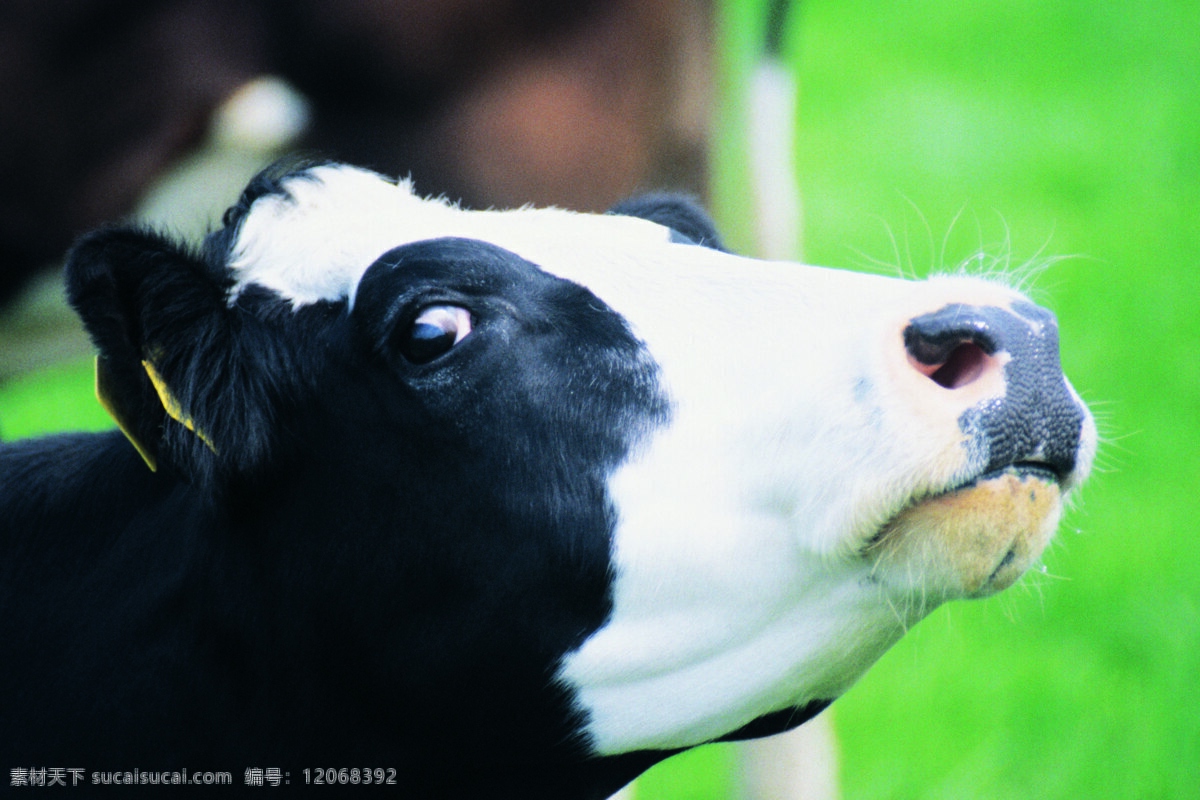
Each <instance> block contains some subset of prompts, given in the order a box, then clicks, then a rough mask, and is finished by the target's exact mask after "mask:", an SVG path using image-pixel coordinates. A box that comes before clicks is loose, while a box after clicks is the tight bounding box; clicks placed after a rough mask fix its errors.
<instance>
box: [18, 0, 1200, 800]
mask: <svg viewBox="0 0 1200 800" xmlns="http://www.w3.org/2000/svg"><path fill="white" fill-rule="evenodd" d="M765 6H766V3H765V0H760V1H758V2H738V1H737V0H727V2H726V3H725V4H724V6H723V7H722V9H721V17H722V20H723V25H722V48H723V52H722V66H721V86H722V91H723V94H724V96H725V98H726V102H725V104H724V105H723V107H722V109H721V110H720V114H719V124H720V136H719V140H718V147H717V148H716V151H715V154H714V175H715V176H716V178H715V179H716V184H715V186H714V192H715V198H714V206H715V208H716V209H717V211H718V215H719V217H720V218H721V220H722V221H723V223H724V224H725V225H726V227H727V229H728V239H729V241H730V242H732V243H734V244H735V246H737V245H740V246H742V247H744V248H745V247H749V245H750V243H751V242H752V234H751V232H750V230H749V227H748V221H747V219H746V218H745V216H746V215H745V205H744V203H743V202H742V198H744V197H745V196H746V195H745V185H744V166H743V163H744V162H743V152H742V147H743V141H742V139H741V133H742V131H741V129H740V128H739V124H740V123H741V121H742V117H741V116H740V102H741V101H742V99H743V98H742V88H741V87H742V86H743V85H744V81H745V78H746V76H747V74H748V70H749V69H750V65H751V64H752V62H753V57H754V53H755V52H756V49H757V44H758V38H759V35H760V33H761V30H762V27H761V20H762V17H763V14H764V11H765ZM786 44H787V53H788V58H789V60H790V64H791V65H792V66H793V67H794V69H795V72H796V75H797V76H798V78H799V81H800V104H799V115H798V119H797V133H796V137H797V139H796V141H797V151H798V154H799V164H798V177H799V181H800V185H801V188H802V198H803V204H804V225H803V231H804V236H803V240H804V250H805V253H804V255H805V259H806V260H807V261H809V262H812V263H822V264H827V265H831V266H839V267H847V268H866V269H872V270H884V271H892V272H895V271H902V272H904V273H906V274H916V275H921V274H925V273H926V272H928V271H929V270H930V269H931V268H938V267H953V266H954V265H955V264H956V263H957V262H958V261H959V260H961V259H965V258H967V257H969V256H971V255H972V254H973V253H975V252H976V251H978V250H980V249H984V250H986V251H988V252H989V253H991V254H993V255H996V256H997V257H998V258H999V261H1000V263H1001V264H1003V263H1005V262H1006V261H1011V263H1012V266H1013V267H1014V268H1015V267H1019V266H1020V265H1021V264H1023V263H1024V262H1025V260H1026V259H1030V258H1033V257H1035V256H1036V255H1037V254H1038V253H1041V254H1043V255H1064V254H1066V255H1071V256H1074V257H1072V258H1068V259H1065V260H1061V261H1058V262H1057V263H1055V264H1053V266H1051V267H1049V268H1048V269H1047V270H1046V271H1045V272H1044V273H1043V274H1041V275H1040V277H1038V279H1037V280H1036V282H1035V285H1034V294H1035V296H1036V297H1037V298H1038V299H1039V300H1040V301H1042V302H1045V303H1047V304H1049V305H1050V306H1051V307H1052V308H1054V309H1055V311H1056V312H1057V313H1058V315H1059V319H1060V323H1061V326H1062V337H1063V350H1064V352H1063V362H1064V366H1065V367H1066V369H1067V372H1068V374H1069V375H1070V376H1071V379H1072V382H1073V383H1074V384H1075V386H1076V388H1077V389H1079V390H1080V392H1081V393H1082V394H1083V396H1084V397H1085V398H1086V399H1087V400H1088V401H1089V402H1091V403H1092V404H1093V407H1094V409H1095V410H1096V411H1097V412H1098V415H1099V416H1100V418H1101V427H1102V430H1103V432H1104V433H1105V436H1106V439H1107V441H1106V443H1105V444H1104V446H1103V448H1102V452H1101V456H1100V459H1099V466H1098V470H1097V474H1096V475H1095V476H1094V477H1093V480H1092V481H1091V482H1090V484H1089V485H1088V486H1087V487H1086V488H1085V489H1084V491H1083V492H1082V496H1081V498H1080V501H1079V503H1078V507H1077V508H1075V509H1074V510H1073V511H1072V512H1071V513H1070V514H1069V515H1068V517H1067V519H1066V521H1065V523H1064V525H1063V527H1062V532H1061V534H1060V536H1059V539H1058V542H1057V543H1056V544H1055V546H1054V547H1053V549H1052V550H1051V551H1050V553H1049V554H1048V555H1047V557H1046V564H1047V567H1048V573H1047V574H1046V575H1042V574H1032V575H1030V576H1028V577H1027V578H1026V579H1025V580H1024V581H1023V582H1022V583H1021V584H1019V585H1018V586H1017V587H1015V588H1014V589H1013V590H1011V591H1009V592H1008V593H1006V594H1004V595H1002V596H1000V597H997V598H993V599H990V600H987V601H983V602H975V603H959V604H955V605H952V606H949V607H946V608H943V609H941V610H939V611H938V612H936V613H935V614H934V615H933V616H931V617H930V618H929V619H928V620H926V621H925V622H923V623H922V624H921V625H919V626H918V627H917V628H916V629H915V630H914V631H913V632H911V633H910V634H909V635H908V636H907V637H906V638H905V639H904V640H903V641H901V642H900V644H898V645H897V646H896V647H895V648H893V650H892V651H891V652H889V653H888V654H887V655H886V656H885V657H884V658H883V660H882V661H881V662H880V664H879V665H878V666H877V667H876V668H875V669H874V670H873V671H871V672H870V673H869V674H868V675H867V677H866V678H864V679H863V681H862V682H861V683H860V684H859V685H858V686H856V687H855V688H854V689H853V690H851V691H850V692H849V693H848V694H847V695H846V696H845V697H844V698H842V699H841V700H839V701H838V702H837V703H836V704H835V705H834V711H833V713H834V720H835V725H836V729H837V732H838V736H839V740H840V746H841V749H842V763H841V777H842V783H843V788H844V796H845V797H846V798H848V800H857V799H858V798H863V799H864V800H865V799H867V798H872V799H874V798H930V799H932V798H1047V799H1048V798H1079V797H1087V798H1188V797H1200V789H1198V788H1197V787H1198V786H1200V541H1198V540H1197V538H1196V537H1195V536H1194V535H1193V531H1194V529H1195V528H1196V524H1197V523H1196V516H1197V511H1200V469H1198V468H1197V466H1196V463H1195V462H1196V458H1197V457H1196V453H1198V452H1200V424H1197V423H1198V418H1200V357H1198V356H1197V353H1196V351H1197V347H1196V342H1197V341H1200V313H1198V312H1200V4H1197V3H1195V2H1194V0H1188V1H1187V2H1169V1H1168V0H1149V1H1148V2H1134V1H1133V0H1122V1H1121V2H1108V3H1095V2H1082V0H1070V1H1060V2H1031V1H1030V0H1016V2H998V0H983V1H981V2H972V3H961V2H951V1H950V0H927V1H926V2H920V3H918V2H899V1H898V0H897V1H893V0H885V1H880V2H868V1H867V0H844V1H842V2H833V0H820V1H814V0H803V2H797V4H796V13H794V14H793V15H792V17H791V20H790V26H789V31H788V36H787V39H786ZM90 380H91V379H90V366H89V365H87V364H77V365H70V366H67V367H62V368H56V369H54V370H52V371H49V372H47V373H43V374H39V375H35V376H28V377H26V378H24V379H22V380H20V381H18V382H15V383H12V382H10V383H7V384H5V385H4V386H2V387H0V432H3V435H4V436H6V437H8V438H12V437H15V436H21V435H32V434H34V433H39V432H43V431H47V430H51V429H55V428H61V427H81V426H82V427H92V428H94V427H97V426H100V427H103V426H105V425H106V424H107V423H106V421H105V420H106V418H105V417H104V416H103V412H102V411H100V410H99V408H98V406H96V405H95V404H94V401H93V400H92V399H91V388H90ZM734 760H735V756H734V755H733V751H732V749H731V748H728V747H724V746H721V747H707V748H701V749H699V750H697V751H694V752H693V753H691V754H687V755H685V756H683V757H680V758H677V759H674V760H672V761H671V762H668V763H667V764H664V765H662V766H660V767H658V768H656V769H655V770H652V771H651V773H650V774H649V775H648V776H647V777H646V778H644V779H643V780H642V781H640V783H639V788H638V793H637V796H638V798H639V800H646V798H654V799H655V800H668V799H671V798H680V799H682V798H688V800H702V799H703V798H714V799H715V798H724V797H726V796H728V793H729V791H730V788H729V787H730V786H731V783H730V780H729V777H728V776H729V772H730V770H731V769H733V768H734V767H733V763H734Z"/></svg>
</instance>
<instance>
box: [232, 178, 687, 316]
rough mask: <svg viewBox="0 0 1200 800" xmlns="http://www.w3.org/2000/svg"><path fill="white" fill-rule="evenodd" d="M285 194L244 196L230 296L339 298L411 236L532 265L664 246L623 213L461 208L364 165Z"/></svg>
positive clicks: (660, 237) (301, 183) (299, 182)
mask: <svg viewBox="0 0 1200 800" xmlns="http://www.w3.org/2000/svg"><path fill="white" fill-rule="evenodd" d="M284 188H285V189H286V194H272V195H266V196H264V197H262V198H260V199H258V200H257V201H255V202H254V204H253V206H252V207H251V209H250V211H249V213H248V214H247V215H246V218H245V219H244V221H243V222H242V224H241V227H240V229H239V230H238V234H237V239H236V242H235V244H234V247H233V253H232V258H231V263H230V267H231V268H232V269H233V270H234V272H235V274H236V276H237V279H236V283H235V286H234V289H233V292H232V294H233V296H235V297H236V296H237V294H239V293H240V292H241V291H242V290H243V289H245V287H246V286H248V285H250V284H255V285H258V286H262V287H264V288H267V289H270V290H272V291H274V292H276V293H278V294H279V295H281V296H282V297H285V298H287V299H289V300H291V302H292V304H293V305H295V306H302V305H307V304H310V303H315V302H318V301H321V300H339V299H343V298H345V299H349V300H351V301H353V299H354V293H355V290H356V289H357V287H358V282H359V280H360V279H361V278H362V276H363V273H364V272H366V270H367V268H368V267H370V266H371V264H373V263H374V262H375V260H376V259H378V258H379V257H380V256H381V255H383V254H384V253H386V252H387V251H389V250H391V249H392V248H394V247H399V246H401V245H404V244H409V243H411V242H416V241H421V240H426V239H436V238H441V237H446V236H456V237H466V238H474V239H482V240H484V241H488V242H491V243H492V244H496V245H498V246H500V247H505V248H507V249H509V250H512V251H513V252H515V253H517V254H518V255H520V256H522V257H523V258H526V259H528V260H530V261H532V262H534V263H536V264H539V265H540V264H542V263H555V262H561V261H564V260H567V259H569V258H570V256H572V255H574V256H575V257H576V258H578V257H580V256H583V257H584V258H586V257H587V253H588V251H589V250H593V251H595V250H601V249H604V248H605V247H607V248H609V249H611V250H614V251H621V250H622V249H624V250H625V251H627V252H628V251H633V252H636V250H637V248H638V247H645V246H647V245H656V244H663V243H666V241H667V238H668V233H667V231H666V230H665V229H664V228H662V227H661V226H658V225H654V224H652V223H648V222H646V221H645V220H636V219H630V218H626V217H615V216H613V217H605V216H596V215H590V214H575V213H572V212H569V211H562V210H557V209H521V210H516V211H503V212H475V211H464V210H462V209H459V208H456V207H454V206H452V205H449V204H447V203H444V202H441V201H437V200H428V199H422V198H420V197H418V196H417V195H415V194H414V193H413V190H412V186H411V184H409V183H408V182H407V181H401V182H399V183H393V182H391V181H388V180H386V179H385V178H383V177H381V176H380V175H377V174H375V173H373V172H369V171H367V170H363V169H358V168H355V167H347V166H342V165H334V166H323V167H316V168H314V169H311V170H309V171H307V172H306V173H304V174H302V175H300V176H297V177H294V178H290V179H288V180H287V181H286V182H285V183H284Z"/></svg>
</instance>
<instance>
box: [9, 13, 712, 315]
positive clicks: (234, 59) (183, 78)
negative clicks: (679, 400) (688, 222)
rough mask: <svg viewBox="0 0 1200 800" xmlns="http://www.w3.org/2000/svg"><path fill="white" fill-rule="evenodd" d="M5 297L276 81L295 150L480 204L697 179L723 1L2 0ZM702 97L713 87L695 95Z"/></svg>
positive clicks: (611, 192) (569, 198)
mask: <svg viewBox="0 0 1200 800" xmlns="http://www.w3.org/2000/svg"><path fill="white" fill-rule="evenodd" d="M5 5H6V9H5V11H4V12H3V14H0V104H2V106H0V107H3V108H4V109H5V111H4V113H3V114H2V115H0V300H3V299H4V298H5V297H7V296H9V295H11V293H12V291H13V290H14V289H15V288H16V287H17V286H18V285H19V284H20V282H21V281H22V280H23V279H24V277H25V276H26V275H28V274H29V273H30V272H31V271H32V270H33V269H35V268H37V267H39V266H41V265H42V264H44V263H46V262H48V261H50V260H51V259H55V258H57V257H59V256H61V254H62V253H63V251H64V250H65V249H66V248H67V247H68V246H69V244H70V243H71V241H72V240H73V239H74V238H75V237H76V236H77V235H78V234H79V233H81V232H82V231H84V230H87V229H89V228H92V227H94V226H96V225H98V224H101V223H103V222H106V221H109V220H112V219H115V218H118V217H120V216H121V215H123V214H125V213H127V212H128V211H129V210H130V209H131V208H132V206H133V204H134V203H135V201H136V200H137V199H138V198H139V196H140V195H141V194H142V193H143V192H144V191H145V190H146V188H147V186H148V185H149V184H150V183H151V181H153V180H154V179H155V177H156V176H158V175H159V174H160V173H161V172H162V171H163V170H164V169H165V168H166V167H167V166H168V165H170V164H171V163H172V162H173V161H175V160H176V159H178V158H179V157H180V156H181V155H183V154H184V153H186V152H187V151H188V149H189V148H191V147H193V146H194V145H195V144H196V143H197V142H198V141H199V140H200V139H201V138H202V136H203V135H204V133H205V131H206V130H207V128H208V124H209V120H210V117H211V116H212V114H213V112H214V110H215V109H216V108H217V107H218V106H219V105H220V104H221V103H222V102H223V101H224V100H225V98H227V97H228V96H229V95H230V94H231V93H232V92H234V90H235V89H237V87H239V86H241V85H242V84H244V83H245V82H247V81H248V80H250V79H252V78H255V77H256V76H259V75H263V74H275V75H280V76H282V77H283V78H284V79H285V80H286V81H288V82H289V83H291V84H292V85H293V86H294V87H296V88H297V89H299V91H300V92H301V93H302V94H304V95H305V96H306V98H307V99H308V101H309V102H310V104H311V109H312V124H311V125H310V127H309V129H308V132H307V134H306V137H305V139H304V140H303V141H302V142H300V145H301V146H302V147H305V148H309V149H312V150H314V151H316V152H319V153H321V154H322V155H328V156H331V157H336V158H338V159H342V160H346V161H351V162H355V163H359V164H364V165H367V166H371V167H374V168H376V169H378V170H380V171H381V172H384V173H387V174H411V175H412V176H413V178H414V179H415V181H416V184H417V186H418V188H419V189H420V190H421V191H422V192H424V193H427V194H445V195H447V196H449V197H452V198H456V199H461V200H462V201H463V202H464V203H466V204H467V205H473V206H489V205H498V206H508V205H519V204H523V203H536V204H553V205H560V206H564V207H568V208H578V209H582V210H601V209H604V208H606V207H608V206H609V205H611V204H612V203H613V202H615V201H616V200H618V199H621V198H622V197H624V196H626V195H628V194H629V193H630V192H632V191H635V190H636V189H637V188H639V187H651V186H653V187H656V188H658V187H673V188H682V189H686V190H689V191H692V192H700V191H701V190H702V175H703V161H704V154H703V152H704V133H705V127H706V124H705V120H704V114H705V111H706V109H707V103H706V102H705V99H704V97H705V94H706V88H705V83H706V75H707V69H706V67H705V64H706V59H707V50H708V42H709V38H710V37H709V28H710V26H709V16H710V15H709V8H708V3H707V0H576V2H570V3H562V2H559V1H558V0H125V1H124V2H122V1H121V0H68V1H66V2H56V3H44V2H40V0H8V2H7V3H6V4H5ZM697 98H699V100H697Z"/></svg>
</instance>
